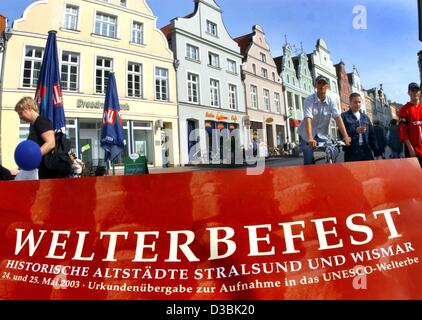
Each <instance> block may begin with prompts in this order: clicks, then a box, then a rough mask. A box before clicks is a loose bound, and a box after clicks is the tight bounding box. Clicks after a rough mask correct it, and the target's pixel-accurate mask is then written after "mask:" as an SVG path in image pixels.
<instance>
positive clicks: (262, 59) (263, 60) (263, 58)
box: [259, 52, 267, 63]
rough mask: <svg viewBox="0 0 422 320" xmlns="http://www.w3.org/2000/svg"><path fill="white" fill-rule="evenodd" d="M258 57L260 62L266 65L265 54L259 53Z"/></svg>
mask: <svg viewBox="0 0 422 320" xmlns="http://www.w3.org/2000/svg"><path fill="white" fill-rule="evenodd" d="M259 56H260V58H261V61H262V62H264V63H267V57H266V56H265V53H262V52H260V53H259Z"/></svg>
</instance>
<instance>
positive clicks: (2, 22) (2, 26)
mask: <svg viewBox="0 0 422 320" xmlns="http://www.w3.org/2000/svg"><path fill="white" fill-rule="evenodd" d="M6 27H7V18H6V17H5V16H2V15H1V14H0V34H2V33H3V32H4V31H5V30H6Z"/></svg>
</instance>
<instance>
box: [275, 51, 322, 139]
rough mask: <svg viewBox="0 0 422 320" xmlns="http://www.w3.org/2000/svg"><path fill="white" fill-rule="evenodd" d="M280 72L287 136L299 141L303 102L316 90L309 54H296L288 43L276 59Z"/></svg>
mask: <svg viewBox="0 0 422 320" xmlns="http://www.w3.org/2000/svg"><path fill="white" fill-rule="evenodd" d="M274 61H275V63H276V66H277V70H278V73H279V74H280V76H281V77H282V79H283V80H282V81H283V88H284V98H285V101H284V102H285V105H286V114H287V119H288V120H287V131H288V135H287V138H288V139H289V141H290V142H293V141H296V142H298V141H299V136H298V134H297V128H298V127H299V125H300V122H301V121H302V120H303V102H304V101H305V99H306V98H307V97H308V96H309V95H310V94H312V93H313V92H314V87H313V80H312V75H311V71H310V70H309V65H308V56H307V55H306V54H304V53H303V52H302V53H300V54H299V55H297V56H294V54H293V51H292V47H291V45H290V44H288V43H286V44H285V45H284V46H283V55H282V56H280V57H276V58H275V59H274Z"/></svg>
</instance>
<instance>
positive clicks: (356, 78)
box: [347, 66, 368, 112]
mask: <svg viewBox="0 0 422 320" xmlns="http://www.w3.org/2000/svg"><path fill="white" fill-rule="evenodd" d="M347 76H348V78H349V83H350V87H351V89H352V92H353V93H355V92H356V93H359V94H360V95H361V97H362V104H361V107H360V108H361V110H362V111H363V112H368V109H367V107H366V102H365V99H364V97H365V93H364V90H363V86H362V81H361V78H360V74H359V71H358V69H357V68H356V67H355V66H353V71H352V72H351V73H348V74H347Z"/></svg>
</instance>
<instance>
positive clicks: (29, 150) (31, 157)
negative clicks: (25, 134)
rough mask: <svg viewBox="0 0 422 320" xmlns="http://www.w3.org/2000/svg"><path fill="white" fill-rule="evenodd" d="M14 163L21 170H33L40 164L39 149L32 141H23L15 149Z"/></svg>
mask: <svg viewBox="0 0 422 320" xmlns="http://www.w3.org/2000/svg"><path fill="white" fill-rule="evenodd" d="M15 162H16V164H17V165H18V166H19V168H21V169H23V170H27V171H29V170H34V169H36V168H38V166H39V165H40V163H41V149H40V146H39V145H38V144H36V143H35V142H34V141H32V140H25V141H22V142H21V143H19V144H18V146H17V147H16V149H15Z"/></svg>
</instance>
